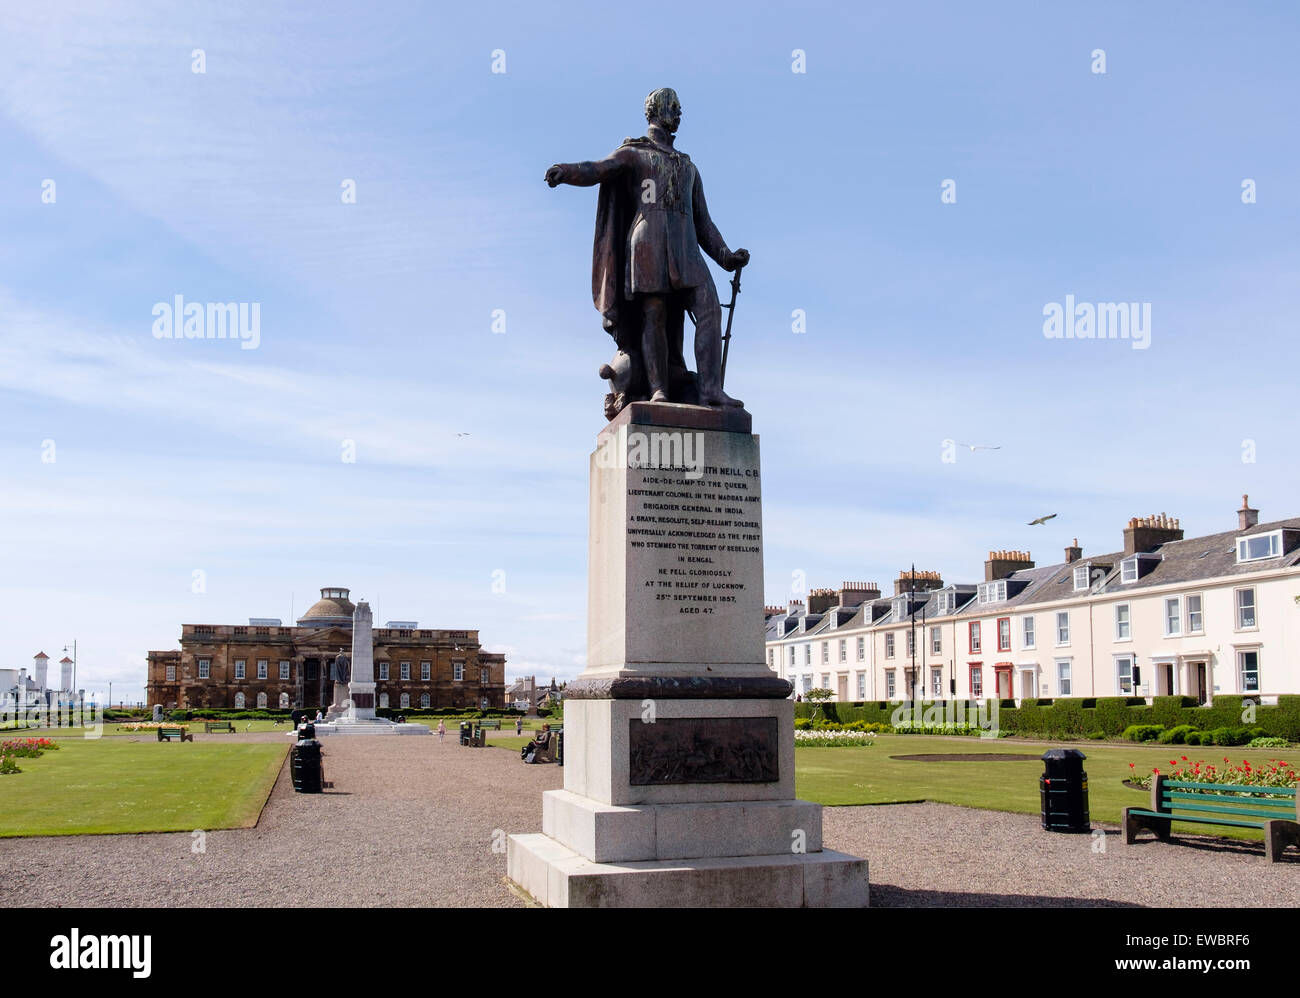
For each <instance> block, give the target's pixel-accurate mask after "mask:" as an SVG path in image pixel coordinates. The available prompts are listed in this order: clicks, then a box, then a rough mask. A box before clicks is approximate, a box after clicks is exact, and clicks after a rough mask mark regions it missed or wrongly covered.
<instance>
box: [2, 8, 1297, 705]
mask: <svg viewBox="0 0 1300 998" xmlns="http://www.w3.org/2000/svg"><path fill="white" fill-rule="evenodd" d="M843 7H844V5H840V4H811V5H810V4H798V5H794V4H791V5H770V4H756V5H752V6H749V7H746V8H743V9H742V8H739V7H736V6H735V5H716V6H712V5H710V6H707V7H706V6H704V5H700V4H673V3H668V4H662V5H659V6H658V7H656V8H655V13H654V16H653V17H649V18H648V17H647V16H646V14H645V13H644V12H643V11H642V10H641V9H640V8H637V7H635V6H632V7H629V6H621V7H620V6H617V5H609V4H604V3H599V4H597V3H592V4H572V5H541V6H539V5H535V4H491V3H489V4H480V5H474V6H473V8H472V9H470V10H461V11H454V12H442V11H436V10H434V9H432V8H430V7H429V6H428V5H423V4H404V3H375V4H368V5H346V4H331V3H310V4H277V5H265V4H248V3H237V2H232V3H229V4H224V5H220V6H217V5H185V6H184V7H181V8H179V9H177V8H176V5H173V4H167V3H158V4H152V3H117V4H107V3H105V4H91V3H76V4H59V3H50V4H43V5H39V6H38V7H30V6H29V7H28V8H25V9H19V8H16V7H13V6H10V7H7V8H6V9H5V11H4V13H3V14H0V19H2V22H0V27H2V29H3V30H0V148H2V149H3V150H4V153H5V155H4V156H3V157H0V417H2V418H0V425H2V426H3V429H0V461H3V478H2V479H0V481H3V489H2V490H0V568H2V569H3V571H2V572H0V600H3V605H4V606H5V607H6V608H7V610H8V612H7V613H6V614H5V620H4V624H5V626H4V627H3V628H0V651H2V653H3V654H2V655H0V660H2V661H3V664H4V665H6V666H15V667H16V666H21V665H25V664H28V663H29V662H30V659H31V656H32V655H34V654H35V653H36V651H38V650H41V649H43V650H44V651H45V652H46V653H47V654H50V655H52V656H53V657H54V658H56V659H57V658H59V657H61V649H62V647H63V645H64V644H65V643H67V642H70V641H71V640H72V639H73V638H76V639H77V640H78V642H79V649H80V659H81V678H82V680H83V683H82V684H83V685H85V686H86V687H87V688H88V689H90V690H92V691H95V690H98V691H99V692H106V689H107V683H108V682H109V680H111V681H112V682H113V683H114V697H115V698H116V697H117V696H118V695H119V694H120V693H121V692H122V691H126V693H127V695H128V696H139V695H141V693H142V687H143V678H144V655H145V652H146V651H147V650H149V649H153V648H172V647H176V641H177V638H178V636H179V632H180V626H181V624H182V623H189V622H209V623H240V622H243V621H244V620H245V619H246V618H247V617H249V616H278V617H282V618H284V619H285V620H286V621H288V619H289V618H290V617H291V613H292V612H294V611H296V612H297V613H301V612H302V610H303V609H304V608H305V607H306V606H307V605H309V604H310V602H311V601H312V599H313V598H314V596H315V590H316V589H318V588H319V587H321V586H326V585H344V586H348V587H350V588H351V589H352V591H353V595H354V597H365V598H367V599H369V600H370V601H371V602H372V605H374V607H375V610H376V616H377V619H378V620H379V621H380V622H382V621H386V620H389V619H415V620H419V621H420V622H421V623H422V624H425V625H426V626H434V627H478V628H480V629H481V632H482V636H483V639H484V641H485V643H486V644H487V645H488V646H489V647H492V648H494V649H498V650H504V651H505V652H506V653H507V656H508V661H509V665H508V672H509V674H510V675H512V676H513V675H516V674H522V673H527V672H537V673H538V674H539V675H540V676H542V677H543V678H549V677H550V676H552V675H555V676H557V677H562V678H563V677H572V676H573V675H575V674H576V673H577V672H579V671H581V668H582V662H583V655H584V645H585V622H584V618H585V603H586V582H585V572H586V564H585V561H586V543H585V538H586V512H587V505H586V469H587V461H586V456H587V453H588V452H589V450H590V449H591V447H592V445H593V442H594V439H595V435H596V433H597V432H598V431H599V429H600V427H601V424H602V422H603V420H602V417H601V413H600V406H601V398H602V395H603V391H604V383H603V382H601V381H600V380H599V378H598V377H597V376H596V369H597V367H598V366H599V365H600V364H601V363H602V362H604V361H605V360H606V359H608V356H609V354H610V353H611V352H612V347H611V343H610V341H609V339H608V337H607V336H606V335H605V334H604V333H603V332H602V331H601V329H600V325H599V319H598V316H597V315H596V313H595V311H594V309H593V308H592V306H591V299H590V295H589V291H588V287H589V276H590V274H589V268H590V244H591V230H592V222H593V219H594V214H595V191H594V190H581V189H575V188H558V189H556V190H550V189H548V188H547V187H546V186H545V185H544V184H543V183H542V175H543V173H544V171H545V169H546V167H547V166H549V165H550V164H551V163H553V162H557V161H574V160H581V159H591V158H598V157H600V156H603V155H605V154H606V153H608V152H609V151H610V150H611V149H613V148H614V147H615V146H616V145H618V143H619V142H620V141H621V140H622V139H623V137H624V136H628V135H639V134H642V132H643V130H644V120H643V118H642V114H641V104H642V101H643V99H644V97H645V94H646V93H647V92H648V91H649V90H651V89H653V88H654V87H658V86H672V87H674V88H676V90H677V91H678V93H679V95H680V97H681V100H682V105H683V110H684V119H683V124H682V127H681V130H680V132H679V135H678V143H679V146H680V147H681V148H682V149H684V150H685V151H687V152H688V153H690V154H691V156H692V158H693V159H694V160H695V162H696V163H697V165H698V166H699V168H700V171H701V175H702V177H703V179H704V183H705V188H706V190H707V192H708V199H709V207H710V209H711V211H712V213H713V217H714V219H715V221H716V222H717V223H718V225H719V228H720V229H721V231H722V233H723V235H724V236H725V237H726V239H727V240H728V242H729V244H730V245H731V246H732V247H733V248H735V247H738V246H744V247H746V248H748V249H749V250H750V251H751V253H752V254H753V262H752V263H751V264H750V266H749V267H748V268H746V271H745V279H744V290H743V292H742V296H741V301H740V305H739V307H738V309H737V313H736V325H735V336H736V338H735V341H734V343H733V350H732V355H731V361H730V364H729V369H728V383H727V387H728V389H729V390H731V391H732V392H733V393H734V394H737V395H739V396H740V397H742V398H743V399H745V401H746V402H747V404H748V408H749V409H750V411H751V412H752V413H753V414H754V426H755V431H756V432H757V433H759V435H760V436H761V439H762V454H763V467H764V489H765V503H764V517H765V518H764V525H765V555H766V562H765V564H766V573H767V597H768V600H769V602H784V601H785V600H786V599H787V598H788V597H789V596H790V588H791V577H792V573H793V572H795V571H801V572H803V573H805V575H806V578H807V580H808V582H809V584H810V585H814V586H818V585H836V584H838V583H839V582H840V581H841V580H845V579H852V580H874V581H878V582H880V583H881V584H882V585H886V586H887V585H888V583H889V580H890V579H891V578H892V577H893V576H894V575H895V574H896V573H897V572H898V570H899V569H900V568H903V567H905V566H907V565H909V564H911V563H912V562H915V563H916V564H917V566H918V567H920V568H935V569H938V570H940V571H941V572H942V573H943V575H944V577H945V578H947V579H953V580H958V581H977V580H978V579H979V578H980V577H981V570H982V560H983V558H984V555H985V553H986V552H987V550H988V549H989V548H994V547H997V548H1028V549H1030V550H1031V551H1032V552H1033V554H1034V556H1035V558H1036V559H1037V560H1038V562H1039V563H1040V564H1046V563H1050V562H1053V561H1057V560H1059V559H1060V557H1061V549H1062V548H1063V547H1064V545H1066V544H1067V543H1069V541H1070V539H1071V538H1072V537H1075V536H1077V537H1078V538H1079V541H1080V543H1081V544H1082V546H1083V547H1084V550H1085V552H1088V551H1094V552H1098V551H1103V550H1113V549H1115V548H1116V547H1117V546H1118V544H1119V539H1120V530H1121V528H1122V526H1123V524H1124V522H1125V521H1126V520H1127V519H1128V518H1129V517H1130V516H1134V515H1143V514H1146V513H1151V512H1159V511H1167V512H1169V513H1170V514H1171V515H1175V516H1179V517H1181V518H1182V522H1183V525H1184V527H1185V528H1186V529H1187V530H1188V532H1189V535H1190V534H1196V533H1209V532H1214V531H1217V530H1222V529H1228V528H1230V527H1231V526H1233V524H1234V523H1235V518H1234V517H1233V514H1232V511H1233V509H1234V508H1235V507H1236V506H1237V505H1239V503H1240V495H1241V493H1242V492H1249V493H1251V499H1252V504H1253V505H1256V506H1258V507H1260V508H1261V510H1262V516H1263V518H1264V519H1276V518H1280V517H1283V516H1287V515H1292V514H1297V513H1300V503H1297V502H1295V501H1293V497H1294V496H1295V495H1296V485H1297V477H1298V476H1300V472H1298V471H1297V461H1296V451H1295V445H1294V428H1295V425H1296V420H1295V418H1294V415H1293V412H1292V409H1293V397H1294V391H1295V389H1294V376H1293V371H1294V367H1295V346H1294V337H1295V334H1296V308H1295V301H1296V297H1297V290H1298V289H1297V282H1296V274H1297V273H1300V266H1298V264H1300V260H1298V259H1297V257H1298V256H1300V252H1298V250H1297V240H1296V238H1295V233H1296V231H1297V222H1298V221H1300V187H1298V186H1297V184H1296V182H1295V177H1296V174H1297V171H1296V164H1297V158H1298V157H1297V152H1298V150H1297V143H1298V141H1300V140H1298V139H1297V135H1296V132H1295V129H1294V128H1293V127H1292V123H1293V121H1294V100H1295V95H1296V93H1297V92H1300V80H1298V79H1297V76H1298V75H1300V71H1297V69H1296V66H1295V60H1294V58H1293V55H1294V52H1295V50H1296V48H1297V41H1298V40H1300V39H1298V38H1297V35H1298V31H1297V27H1298V23H1297V22H1298V21H1300V15H1298V14H1297V12H1296V11H1295V9H1294V7H1293V6H1292V5H1289V4H1282V3H1277V4H1269V3H1260V4H1253V5H1251V6H1250V7H1248V8H1245V9H1238V8H1233V9H1229V8H1225V7H1222V6H1219V5H1212V4H1197V3H1156V4H1142V5H1132V4H1120V3H1114V4H1110V3H1095V4H1087V5H1075V6H1065V5H1043V4H1030V3H1025V4H998V5H992V6H989V5H986V6H983V7H980V8H972V7H970V6H969V5H965V4H958V3H931V4H917V3H909V4H894V5H889V6H880V7H876V8H872V9H863V10H860V11H853V10H847V9H843ZM688 26H689V27H688ZM692 32H694V33H695V34H694V38H693V40H691V41H688V42H683V37H686V36H690V35H691V33H692ZM195 48H201V49H203V51H204V56H205V60H206V66H205V69H206V72H204V73H202V74H198V73H194V72H192V70H191V64H192V57H191V52H192V50H194V49H195ZM498 49H499V50H503V51H504V52H505V59H506V63H505V69H506V71H505V72H504V73H493V72H492V71H491V69H492V53H493V51H494V50H498ZM795 49H802V50H803V51H804V52H805V53H806V69H807V71H806V72H805V73H794V72H792V71H791V62H792V52H793V50H795ZM1095 49H1103V50H1104V51H1105V59H1106V72H1105V73H1104V74H1099V73H1094V72H1092V67H1093V63H1094V58H1093V55H1092V53H1093V51H1094V50H1095ZM46 179H52V180H54V181H55V185H56V187H55V191H56V199H55V201H54V203H44V202H43V201H42V197H41V193H42V183H43V181H45V180H46ZM345 179H351V180H354V181H355V183H356V190H357V198H356V203H355V204H344V203H343V202H342V198H341V196H340V188H341V184H342V182H343V181H344V180H345ZM946 179H952V180H954V181H955V183H956V193H957V199H956V203H953V204H943V203H941V200H940V190H941V184H942V183H943V181H944V180H946ZM1246 179H1251V180H1253V181H1254V182H1255V185H1256V190H1257V201H1256V203H1254V204H1243V203H1242V199H1241V190H1242V186H1241V185H1242V182H1243V180H1246ZM715 276H716V279H717V280H718V282H719V284H720V285H721V284H722V281H723V275H722V274H721V273H720V272H717V271H715ZM177 294H180V295H183V296H184V297H185V299H186V300H187V301H199V302H206V301H245V302H258V303H260V307H261V320H262V322H261V341H260V345H259V347H258V349H256V350H241V349H240V348H239V346H238V344H237V343H234V342H231V341H197V340H179V341H176V340H172V341H169V340H157V339H155V338H154V337H153V336H152V335H151V331H150V330H151V325H152V322H153V315H152V311H151V310H152V308H153V306H154V304H155V303H157V302H163V301H167V302H169V301H171V300H172V299H173V297H174V296H175V295H177ZM1066 295H1074V297H1075V299H1076V300H1078V301H1086V302H1107V301H1134V302H1149V303H1151V311H1152V332H1151V345H1150V348H1149V349H1146V350H1141V351H1139V350H1133V349H1131V345H1130V344H1129V343H1128V342H1124V341H1076V340H1071V341H1062V340H1048V339H1046V338H1045V337H1044V336H1043V334H1042V324H1043V308H1044V306H1045V305H1046V304H1048V303H1050V302H1063V301H1064V300H1065V296H1066ZM496 309H503V310H504V311H505V315H506V332H505V333H504V334H502V335H497V334H493V333H492V331H491V321H492V313H493V311H494V310H496ZM795 309H802V310H804V312H805V313H806V315H807V333H805V334H802V335H799V334H795V333H793V332H792V331H791V313H792V312H793V311H794V310H795ZM458 433H468V434H469V436H464V437H459V436H457V434H458ZM949 438H953V439H956V440H961V441H968V442H975V443H982V444H996V445H999V446H1000V447H1001V449H1000V450H996V451H979V452H976V453H974V454H972V453H970V452H967V451H959V452H958V456H957V460H956V462H955V463H944V462H943V461H942V459H941V457H942V441H943V440H945V439H949ZM1246 439H1249V440H1252V441H1254V446H1255V455H1256V460H1255V461H1254V462H1253V463H1247V462H1243V460H1242V454H1243V444H1242V442H1243V440H1246ZM47 440H52V441H54V447H55V451H54V454H55V460H54V461H53V462H49V461H43V460H42V453H43V442H44V441H47ZM344 440H352V441H354V442H355V448H356V461H355V463H345V462H344V461H343V460H342V459H341V454H342V447H343V441H344ZM45 450H46V451H47V450H48V448H45ZM1048 512H1056V513H1058V514H1059V515H1058V517H1057V519H1055V520H1053V521H1051V523H1050V524H1049V525H1047V526H1045V527H1032V528H1031V527H1028V526H1026V521H1027V520H1029V519H1031V518H1033V517H1035V516H1038V515H1041V514H1043V513H1048ZM195 570H199V571H202V572H204V573H205V577H206V591H205V592H202V593H195V592H193V591H192V585H191V582H192V578H193V572H194V571H195ZM497 571H500V572H504V573H505V575H504V579H505V592H504V593H498V592H493V589H492V582H493V578H494V576H493V573H494V572H497ZM291 606H292V608H293V610H292V611H291Z"/></svg>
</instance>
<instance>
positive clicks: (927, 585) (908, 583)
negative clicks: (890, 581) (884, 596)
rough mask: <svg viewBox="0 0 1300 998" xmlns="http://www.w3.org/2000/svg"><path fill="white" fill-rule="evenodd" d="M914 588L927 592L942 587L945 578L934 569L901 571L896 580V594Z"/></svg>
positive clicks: (920, 591)
mask: <svg viewBox="0 0 1300 998" xmlns="http://www.w3.org/2000/svg"><path fill="white" fill-rule="evenodd" d="M913 579H915V583H916V584H915V587H913ZM913 588H915V589H916V591H917V592H918V593H923V592H927V591H929V590H931V589H942V588H943V578H942V576H940V574H939V573H938V572H935V571H933V570H927V571H924V572H916V573H913V572H912V571H911V569H908V570H907V571H904V572H899V573H898V578H897V579H895V580H894V595H895V596H901V595H902V594H903V593H907V592H911V591H912V589H913ZM875 598H878V597H875Z"/></svg>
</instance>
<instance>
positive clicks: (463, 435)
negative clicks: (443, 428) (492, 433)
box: [456, 433, 469, 437]
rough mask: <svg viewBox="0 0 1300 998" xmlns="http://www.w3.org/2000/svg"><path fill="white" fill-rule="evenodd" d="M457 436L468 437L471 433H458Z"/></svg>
mask: <svg viewBox="0 0 1300 998" xmlns="http://www.w3.org/2000/svg"><path fill="white" fill-rule="evenodd" d="M456 436H458V437H467V436H469V434H468V433H457V434H456Z"/></svg>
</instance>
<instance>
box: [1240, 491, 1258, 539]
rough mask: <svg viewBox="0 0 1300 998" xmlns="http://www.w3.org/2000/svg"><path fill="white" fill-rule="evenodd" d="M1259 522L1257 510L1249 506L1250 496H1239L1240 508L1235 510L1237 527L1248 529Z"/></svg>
mask: <svg viewBox="0 0 1300 998" xmlns="http://www.w3.org/2000/svg"><path fill="white" fill-rule="evenodd" d="M1257 523H1259V510H1257V509H1251V508H1250V496H1247V495H1243V496H1242V497H1241V509H1239V510H1237V529H1238V530H1249V529H1250V528H1251V527H1253V526H1255V524H1257Z"/></svg>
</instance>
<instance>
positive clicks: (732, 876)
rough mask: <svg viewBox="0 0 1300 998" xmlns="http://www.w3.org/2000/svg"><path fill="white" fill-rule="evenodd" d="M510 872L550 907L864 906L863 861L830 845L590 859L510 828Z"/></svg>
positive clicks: (866, 889)
mask: <svg viewBox="0 0 1300 998" xmlns="http://www.w3.org/2000/svg"><path fill="white" fill-rule="evenodd" d="M506 865H507V868H508V871H509V876H510V879H511V880H513V881H514V882H515V883H516V884H518V885H519V886H520V887H522V888H523V889H524V890H525V891H527V892H528V893H529V894H530V895H531V896H532V897H533V898H534V899H535V900H536V901H538V902H539V903H540V904H543V905H546V906H547V907H549V908H865V907H866V906H867V905H868V903H869V901H870V888H869V886H868V876H867V861H866V860H865V859H858V858H857V857H855V856H848V855H845V854H844V853H840V852H835V851H833V850H829V849H826V850H822V851H821V852H812V853H790V852H787V853H783V854H778V855H770V856H726V857H716V858H702V859H678V860H647V861H642V862H627V863H594V862H592V861H591V860H589V859H587V858H586V857H584V856H582V855H580V854H579V853H576V852H574V851H573V850H572V849H570V848H568V847H567V846H565V845H562V844H561V843H559V842H557V841H556V840H555V839H553V838H550V837H549V836H546V835H511V836H510V837H509V839H508V840H507V844H506Z"/></svg>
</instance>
